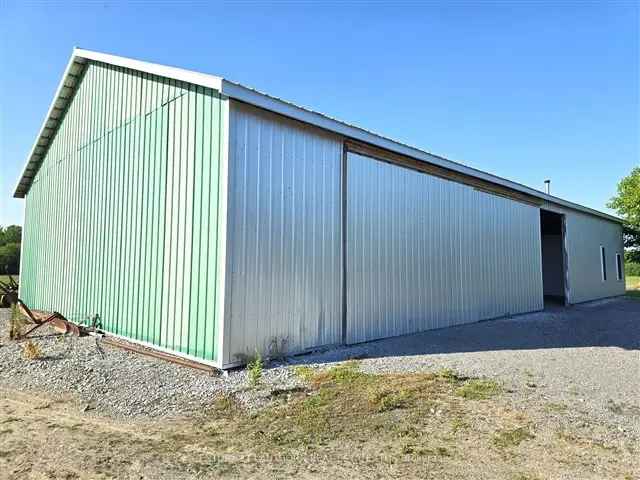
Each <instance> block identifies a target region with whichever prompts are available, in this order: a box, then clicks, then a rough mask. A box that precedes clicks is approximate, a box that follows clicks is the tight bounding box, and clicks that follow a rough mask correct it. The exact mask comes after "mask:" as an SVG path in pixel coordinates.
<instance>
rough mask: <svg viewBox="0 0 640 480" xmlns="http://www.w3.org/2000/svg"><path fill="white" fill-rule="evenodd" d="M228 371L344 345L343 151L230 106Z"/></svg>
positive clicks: (320, 136) (270, 117)
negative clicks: (241, 363)
mask: <svg viewBox="0 0 640 480" xmlns="http://www.w3.org/2000/svg"><path fill="white" fill-rule="evenodd" d="M229 115H230V118H229V123H230V138H229V148H230V151H229V209H228V215H229V217H228V238H227V246H228V247H227V248H228V263H227V265H228V270H227V276H226V279H227V280H226V281H227V293H226V302H227V303H226V319H225V338H227V339H228V348H229V356H228V359H227V362H235V361H237V360H238V358H239V357H238V354H240V355H242V354H253V353H254V351H255V349H259V350H262V351H268V350H269V344H270V342H271V341H272V340H273V339H278V342H281V341H282V340H283V339H285V340H286V350H287V351H289V352H296V351H301V350H304V349H307V348H310V347H314V346H318V345H325V344H333V343H338V342H340V341H341V312H342V297H341V288H342V287H341V281H342V263H341V262H342V243H341V194H340V181H341V171H340V169H341V156H342V143H341V142H340V140H339V139H337V138H336V137H335V136H331V135H329V134H325V133H323V132H322V131H321V130H319V129H316V128H312V127H309V126H306V125H303V124H301V123H298V122H294V121H291V120H288V119H286V118H284V117H282V116H278V115H275V114H271V113H267V112H265V111H262V110H259V109H257V108H254V107H250V106H247V105H244V104H240V103H236V102H232V104H231V110H230V114H229Z"/></svg>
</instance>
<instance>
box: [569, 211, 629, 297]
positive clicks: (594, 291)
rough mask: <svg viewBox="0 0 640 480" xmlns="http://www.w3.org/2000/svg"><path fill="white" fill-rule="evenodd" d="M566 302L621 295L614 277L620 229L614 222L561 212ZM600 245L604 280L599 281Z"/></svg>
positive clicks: (621, 287) (620, 249)
mask: <svg viewBox="0 0 640 480" xmlns="http://www.w3.org/2000/svg"><path fill="white" fill-rule="evenodd" d="M564 214H565V215H566V248H567V256H568V277H569V303H580V302H587V301H589V300H597V299H599V298H606V297H613V296H616V295H624V293H625V284H624V279H622V280H618V279H617V277H616V253H620V254H624V248H623V241H622V227H621V226H620V225H619V224H617V223H614V222H610V221H608V220H604V219H600V218H597V217H594V216H592V215H585V214H582V213H578V212H575V211H572V210H568V209H567V210H565V211H564ZM600 245H602V246H603V247H604V248H605V257H606V265H607V280H606V281H605V282H603V281H602V274H601V263H600Z"/></svg>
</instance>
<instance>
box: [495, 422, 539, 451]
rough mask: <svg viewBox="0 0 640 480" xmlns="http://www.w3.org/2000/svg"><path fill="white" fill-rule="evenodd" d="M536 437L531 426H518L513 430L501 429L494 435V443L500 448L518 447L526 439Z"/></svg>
mask: <svg viewBox="0 0 640 480" xmlns="http://www.w3.org/2000/svg"><path fill="white" fill-rule="evenodd" d="M532 438H535V436H534V435H533V434H531V432H530V431H529V427H518V428H514V429H512V430H500V431H499V432H497V433H496V434H495V435H494V436H493V444H494V445H495V446H496V447H498V448H511V447H517V446H518V445H520V444H521V443H522V442H524V441H525V440H531V439H532Z"/></svg>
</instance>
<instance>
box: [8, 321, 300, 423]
mask: <svg viewBox="0 0 640 480" xmlns="http://www.w3.org/2000/svg"><path fill="white" fill-rule="evenodd" d="M9 316H10V310H8V309H0V387H2V386H6V387H9V388H16V389H19V390H34V391H44V392H50V393H54V394H62V395H65V394H77V395H78V398H79V399H80V401H81V402H83V403H84V404H85V407H84V408H85V409H86V410H87V411H95V412H96V413H106V414H108V415H112V416H116V417H132V416H145V417H178V416H182V415H188V414H191V413H195V412H198V411H201V410H202V409H203V408H206V407H207V406H208V405H211V403H212V401H213V400H214V399H215V398H216V397H217V396H219V395H232V396H233V397H234V398H236V399H237V400H238V401H240V402H241V403H242V404H243V405H244V406H246V407H247V408H249V409H252V408H257V407H259V406H261V405H262V404H264V403H266V402H267V401H268V399H269V396H270V394H271V391H272V390H274V389H288V388H293V387H296V386H299V385H300V380H299V379H298V378H297V377H296V376H295V375H294V373H293V372H292V371H291V369H288V368H278V367H276V368H270V369H265V371H264V374H263V377H262V381H261V382H260V385H259V386H258V387H255V388H254V387H250V385H249V382H248V377H247V373H246V371H245V370H234V371H231V372H229V373H228V375H224V376H223V375H221V374H218V373H209V372H204V371H200V370H196V369H193V368H189V367H184V366H180V365H176V364H173V363H170V362H167V361H164V360H160V359H156V358H153V357H149V356H145V355H141V354H139V353H133V352H129V351H126V350H122V349H119V348H115V347H111V346H108V345H105V344H101V349H102V351H103V353H104V355H101V354H100V351H99V350H98V348H97V347H96V339H95V337H91V336H87V337H81V338H77V337H70V336H60V335H57V334H55V332H54V331H53V329H49V328H47V327H41V328H40V329H38V331H37V332H34V334H33V341H34V343H36V344H37V345H38V346H39V347H40V349H41V351H42V354H43V356H42V357H41V358H39V359H37V360H27V359H26V358H24V356H23V353H22V347H21V345H22V344H23V343H24V342H21V343H16V342H14V341H11V340H9V338H8V331H9V326H8V325H9Z"/></svg>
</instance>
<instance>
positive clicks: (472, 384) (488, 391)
mask: <svg viewBox="0 0 640 480" xmlns="http://www.w3.org/2000/svg"><path fill="white" fill-rule="evenodd" d="M500 393H502V387H501V386H500V385H499V384H498V383H497V382H494V381H493V380H484V379H479V378H476V379H472V380H469V381H467V382H465V383H464V385H462V386H461V387H458V388H457V389H456V395H458V396H459V397H462V398H466V399H468V400H486V399H488V398H491V397H495V396H496V395H499V394H500Z"/></svg>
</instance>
